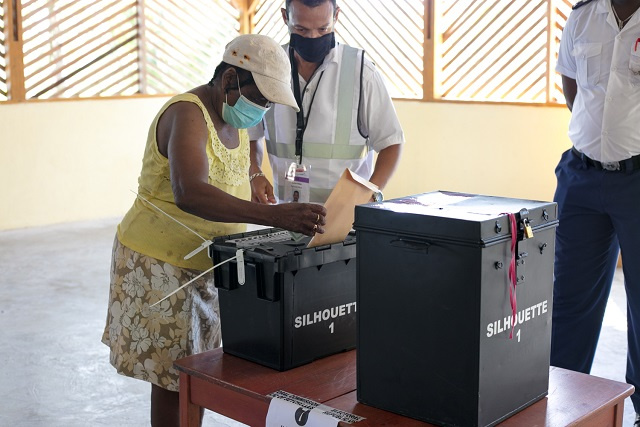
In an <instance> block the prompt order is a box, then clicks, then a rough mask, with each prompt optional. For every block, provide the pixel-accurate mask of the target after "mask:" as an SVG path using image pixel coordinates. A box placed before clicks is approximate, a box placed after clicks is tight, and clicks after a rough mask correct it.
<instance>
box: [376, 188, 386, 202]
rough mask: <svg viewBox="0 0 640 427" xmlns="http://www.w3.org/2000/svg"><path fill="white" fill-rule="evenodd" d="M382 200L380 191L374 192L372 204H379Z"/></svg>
mask: <svg viewBox="0 0 640 427" xmlns="http://www.w3.org/2000/svg"><path fill="white" fill-rule="evenodd" d="M383 200H384V196H383V195H382V191H379V190H378V191H376V192H374V193H373V201H374V202H381V201H383Z"/></svg>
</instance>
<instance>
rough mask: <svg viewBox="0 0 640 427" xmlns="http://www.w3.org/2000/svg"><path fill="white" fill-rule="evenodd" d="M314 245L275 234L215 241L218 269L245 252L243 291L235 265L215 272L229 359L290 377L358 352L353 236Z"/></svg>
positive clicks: (283, 233) (273, 231)
mask: <svg viewBox="0 0 640 427" xmlns="http://www.w3.org/2000/svg"><path fill="white" fill-rule="evenodd" d="M309 240H310V238H309V237H306V238H303V239H301V240H299V241H294V240H293V239H292V238H291V237H290V235H289V233H288V232H287V231H283V230H280V229H275V228H269V229H264V230H259V231H255V232H249V233H242V234H235V235H231V236H225V237H219V238H216V239H214V241H213V245H211V246H210V255H211V258H212V259H213V262H214V264H218V263H220V262H222V261H224V260H227V259H229V258H232V257H233V256H235V255H236V250H237V249H239V248H242V249H244V254H243V256H244V271H245V283H244V285H240V284H239V283H238V267H237V263H236V261H235V260H233V261H230V262H227V263H226V264H223V265H221V266H220V267H218V268H216V269H215V270H214V272H215V284H216V286H217V287H218V291H219V302H220V316H221V323H222V344H223V349H224V351H225V352H226V353H229V354H233V355H235V356H239V357H242V358H244V359H248V360H251V361H253V362H257V363H260V364H262V365H265V366H268V367H271V368H274V369H278V370H281V371H284V370H287V369H291V368H294V367H296V366H300V365H303V364H305V363H309V362H311V361H313V360H315V359H319V358H321V357H325V356H329V355H331V354H335V353H338V352H341V351H344V350H350V349H353V348H355V344H356V260H355V257H356V244H355V243H356V238H355V234H353V233H352V234H350V235H349V236H347V238H346V239H345V241H344V242H340V243H337V244H332V245H326V246H321V247H315V248H306V246H307V244H308V243H309Z"/></svg>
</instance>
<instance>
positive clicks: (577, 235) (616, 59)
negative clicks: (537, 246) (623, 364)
mask: <svg viewBox="0 0 640 427" xmlns="http://www.w3.org/2000/svg"><path fill="white" fill-rule="evenodd" d="M639 7H640V0H585V1H582V2H579V3H577V4H576V5H575V6H574V8H573V9H574V10H573V11H572V13H571V15H570V16H569V18H568V20H567V24H566V26H565V28H564V31H563V33H562V41H561V44H560V54H559V58H558V65H557V67H556V70H557V71H558V72H560V73H561V74H562V84H563V89H564V95H565V98H566V100H567V106H568V107H569V110H571V112H572V115H571V122H570V124H569V137H570V139H571V142H572V143H573V148H571V149H570V150H568V151H566V152H565V153H564V154H563V155H562V158H561V160H560V163H559V164H558V167H557V168H556V175H557V178H558V186H557V189H556V195H555V200H556V201H557V202H558V208H559V219H560V224H559V226H558V228H557V243H556V261H555V285H554V286H555V288H554V301H553V302H554V305H553V326H552V343H551V364H552V365H554V366H560V367H563V368H568V369H573V370H576V371H581V372H585V373H589V371H590V370H591V364H592V362H593V358H594V354H595V351H596V345H597V343H598V337H599V335H600V329H601V326H602V320H603V316H604V312H605V307H606V304H607V299H608V296H609V291H610V289H611V282H612V278H613V273H614V270H615V268H616V263H617V259H618V251H619V248H620V249H621V250H622V263H623V270H624V277H625V286H626V292H627V301H628V306H627V308H628V311H627V313H628V322H627V323H628V344H629V350H628V355H627V381H628V382H629V383H630V384H633V385H634V386H635V387H636V392H635V393H634V394H633V395H632V396H631V400H632V402H633V405H634V407H635V411H636V414H638V413H640V394H639V391H640V262H639V261H640V12H638V8H639ZM639 418H640V416H638V415H637V416H636V424H635V425H640V420H639Z"/></svg>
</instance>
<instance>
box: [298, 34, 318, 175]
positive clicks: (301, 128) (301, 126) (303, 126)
mask: <svg viewBox="0 0 640 427" xmlns="http://www.w3.org/2000/svg"><path fill="white" fill-rule="evenodd" d="M289 61H291V80H292V81H293V95H294V96H295V98H296V103H297V104H298V108H299V109H300V111H298V112H297V113H296V157H298V160H299V162H298V163H299V164H302V139H303V138H304V132H305V131H306V130H307V124H308V123H309V116H310V115H311V107H312V106H313V100H314V99H316V93H317V92H318V87H319V86H320V81H321V80H322V76H323V75H324V71H322V73H320V77H318V84H317V85H316V89H315V90H314V91H313V96H312V98H311V102H310V103H309V111H307V119H306V120H305V118H304V111H303V109H302V98H303V97H304V93H302V94H301V93H300V76H299V75H298V64H297V63H296V59H295V55H294V53H293V47H292V46H289ZM309 80H311V79H309ZM307 86H309V82H307V84H306V85H305V86H304V92H306V91H307Z"/></svg>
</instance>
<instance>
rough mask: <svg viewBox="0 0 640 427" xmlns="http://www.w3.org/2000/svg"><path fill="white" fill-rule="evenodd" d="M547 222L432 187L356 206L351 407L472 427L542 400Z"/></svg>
mask: <svg viewBox="0 0 640 427" xmlns="http://www.w3.org/2000/svg"><path fill="white" fill-rule="evenodd" d="M512 221H513V226H512ZM556 226H557V208H556V204H555V203H550V202H539V201H531V200H519V199H510V198H502V197H491V196H481V195H473V194H462V193H451V192H444V191H436V192H431V193H425V194H419V195H415V196H410V197H404V198H398V199H394V200H389V201H385V202H382V203H370V204H366V205H361V206H356V209H355V223H354V228H355V229H356V236H357V243H356V246H357V259H358V264H357V298H356V301H357V304H358V312H357V328H358V335H357V337H358V338H357V396H358V401H360V402H361V403H364V404H367V405H371V406H375V407H378V408H381V409H385V410H388V411H391V412H396V413H399V414H402V415H405V416H408V417H412V418H416V419H419V420H422V421H426V422H429V423H433V424H437V425H443V426H466V427H473V426H492V425H495V424H497V423H498V422H500V421H502V420H504V419H505V418H508V417H509V416H511V415H513V414H515V413H516V412H518V411H520V410H522V409H524V408H525V407H527V406H529V405H531V404H532V403H534V402H536V401H538V400H539V399H541V398H543V397H544V396H545V395H546V394H547V390H548V385H549V355H550V346H551V311H552V293H553V260H554V246H555V228H556ZM512 230H515V240H514V235H513V234H512ZM510 268H512V269H513V270H512V271H513V272H515V276H514V278H515V279H516V283H515V285H514V284H513V280H512V278H511V276H510V274H509V270H510ZM514 289H515V291H514ZM514 313H515V314H514ZM514 318H515V319H516V324H515V327H513V322H512V319H514Z"/></svg>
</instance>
